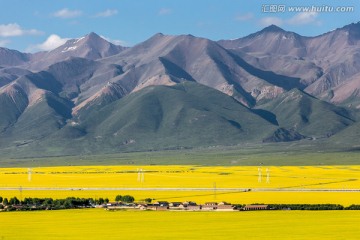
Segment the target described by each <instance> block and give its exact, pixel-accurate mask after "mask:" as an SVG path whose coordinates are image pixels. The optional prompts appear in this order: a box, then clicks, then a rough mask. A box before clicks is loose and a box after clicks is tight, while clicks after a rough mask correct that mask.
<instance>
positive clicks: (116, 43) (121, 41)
mask: <svg viewBox="0 0 360 240" xmlns="http://www.w3.org/2000/svg"><path fill="white" fill-rule="evenodd" d="M100 37H102V38H103V39H105V40H106V41H108V42H111V43H112V44H115V45H121V46H126V45H127V43H126V42H125V41H123V40H118V39H111V38H107V37H104V36H102V35H101V36H100Z"/></svg>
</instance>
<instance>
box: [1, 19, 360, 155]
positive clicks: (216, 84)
mask: <svg viewBox="0 0 360 240" xmlns="http://www.w3.org/2000/svg"><path fill="white" fill-rule="evenodd" d="M358 34H360V23H357V24H350V25H347V26H344V27H343V28H339V29H336V30H334V31H332V32H328V33H325V34H322V35H319V36H315V37H303V36H301V35H299V34H296V33H294V32H289V31H286V30H284V29H282V28H279V27H277V26H275V25H272V26H269V27H267V28H264V29H263V30H261V31H259V32H256V33H254V34H250V35H249V36H246V37H243V38H239V39H236V40H221V41H212V40H210V39H206V38H199V37H196V36H193V35H164V34H162V33H157V34H155V35H153V36H152V37H150V38H149V39H147V40H146V41H144V42H141V43H139V44H137V45H135V46H133V47H129V48H125V47H121V46H116V45H113V44H111V43H109V42H108V41H106V40H105V39H103V38H102V37H100V36H99V35H97V34H95V33H89V34H87V35H85V36H84V37H81V38H77V39H71V40H68V41H67V42H66V43H65V44H64V45H62V46H60V47H58V48H56V49H54V50H52V51H49V52H40V53H35V54H30V55H27V54H23V53H20V52H17V51H13V50H7V49H2V51H1V49H0V63H4V64H0V66H1V67H0V116H3V117H2V118H1V119H0V151H3V150H4V149H18V150H21V151H25V152H32V150H31V149H32V148H33V149H35V150H34V152H36V154H50V155H51V154H60V153H61V152H64V153H66V154H76V153H78V154H82V153H91V154H94V153H97V152H104V153H106V152H119V151H120V152H121V151H138V150H159V149H181V148H191V147H193V148H196V147H206V146H222V145H224V146H228V145H241V144H248V143H256V144H264V143H268V142H283V141H300V140H301V141H305V142H307V141H308V142H309V144H311V141H317V139H326V141H327V142H328V143H329V144H332V142H334V143H336V144H338V143H339V141H341V139H344V141H350V140H349V139H351V140H353V139H355V138H356V136H357V133H358V131H357V128H358V127H357V125H358V121H359V116H358V110H357V109H358V108H360V94H359V93H360V78H359V76H360V70H359V69H360V65H359V64H360V42H358V40H360V37H359V36H360V35H358ZM264 42H266V43H267V44H263V43H264ZM329 47H331V51H327V52H326V51H324V49H329ZM5 56H8V57H7V58H6V57H5ZM9 56H10V57H9ZM5 63H6V64H5ZM348 129H355V130H354V131H353V132H352V131H351V130H348ZM350 133H351V134H350ZM338 134H339V135H338ZM344 135H349V137H345V136H344ZM350 135H351V136H350ZM340 136H341V137H340ZM339 139H340V140H339ZM350 145H351V144H350ZM56 149H57V150H56ZM55 152H56V153H55Z"/></svg>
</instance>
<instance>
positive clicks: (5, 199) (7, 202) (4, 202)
mask: <svg viewBox="0 0 360 240" xmlns="http://www.w3.org/2000/svg"><path fill="white" fill-rule="evenodd" d="M3 204H4V205H5V206H7V205H9V200H8V199H7V198H4V200H3Z"/></svg>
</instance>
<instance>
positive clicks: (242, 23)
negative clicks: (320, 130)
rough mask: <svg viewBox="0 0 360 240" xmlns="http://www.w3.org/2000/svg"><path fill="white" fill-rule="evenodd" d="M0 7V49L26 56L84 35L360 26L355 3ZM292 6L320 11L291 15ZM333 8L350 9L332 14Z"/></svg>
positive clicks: (175, 0) (112, 1) (39, 2)
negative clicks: (328, 8)
mask: <svg viewBox="0 0 360 240" xmlns="http://www.w3.org/2000/svg"><path fill="white" fill-rule="evenodd" d="M245 2H246V3H245ZM0 4H1V5H0V6H1V8H0V46H1V47H6V48H10V49H16V50H19V51H27V52H35V51H41V50H51V49H52V48H54V47H56V46H58V45H59V44H61V43H64V41H66V39H69V38H78V37H81V36H83V35H86V34H87V33H89V32H96V33H97V34H99V35H101V36H104V37H105V38H107V39H109V40H110V41H112V42H115V43H118V44H119V43H121V44H122V45H127V46H132V45H135V44H137V43H139V42H142V41H144V40H146V39H147V38H149V37H151V36H152V35H154V34H155V33H158V32H162V33H164V34H171V35H178V34H192V35H195V36H199V37H206V38H209V39H212V40H220V39H234V38H239V37H243V36H246V35H248V34H250V33H253V32H256V31H259V30H261V29H262V28H264V27H266V26H267V25H269V24H276V25H279V26H280V27H282V28H284V29H285V30H289V31H295V32H297V33H299V34H301V35H305V36H314V35H319V34H322V33H324V32H328V31H330V30H332V29H335V28H339V27H342V26H344V25H347V24H350V23H352V22H358V21H360V0H327V1H323V0H311V1H310V0H301V1H299V0H251V1H246V0H31V1H30V0H0ZM274 6H275V7H274ZM282 6H284V7H285V9H284V10H280V9H282V8H281V7H282ZM293 6H297V7H312V6H314V7H322V8H323V9H322V10H321V9H320V8H318V9H317V10H316V11H311V12H306V11H303V10H302V9H300V10H299V11H298V12H291V11H290V10H289V8H291V7H293ZM325 7H334V10H333V11H332V12H329V11H326V10H327V9H325ZM336 7H352V8H353V9H352V10H351V11H349V12H336Z"/></svg>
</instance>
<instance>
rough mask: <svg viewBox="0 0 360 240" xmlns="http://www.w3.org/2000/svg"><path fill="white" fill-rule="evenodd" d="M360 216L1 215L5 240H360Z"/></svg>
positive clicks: (295, 213)
mask: <svg viewBox="0 0 360 240" xmlns="http://www.w3.org/2000/svg"><path fill="white" fill-rule="evenodd" d="M359 221H360V211H255V212H171V211H170V212H156V211H115V212H111V211H105V210H102V209H91V210H58V211H37V212H4V213H1V214H0V222H1V224H0V239H4V240H12V239H14V240H18V239H22V240H28V239H29V240H30V239H36V240H39V239H46V240H49V239H51V240H52V239H96V240H97V239H107V240H111V239H146V240H152V239H156V240H163V239H172V240H176V239H187V240H191V239H196V240H201V239H206V240H208V239H212V240H217V239H221V240H226V239H230V240H234V239H281V240H283V239H317V240H321V239H349V240H351V239H359V236H360V228H359V227H358V223H359Z"/></svg>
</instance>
